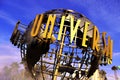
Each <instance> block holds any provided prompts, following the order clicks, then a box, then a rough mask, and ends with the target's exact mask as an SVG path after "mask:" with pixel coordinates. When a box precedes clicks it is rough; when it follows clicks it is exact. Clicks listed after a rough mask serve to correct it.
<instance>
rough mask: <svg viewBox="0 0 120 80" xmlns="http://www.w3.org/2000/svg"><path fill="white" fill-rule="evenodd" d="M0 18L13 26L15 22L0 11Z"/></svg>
mask: <svg viewBox="0 0 120 80" xmlns="http://www.w3.org/2000/svg"><path fill="white" fill-rule="evenodd" d="M0 18H1V19H3V20H6V21H7V22H8V23H10V24H12V25H15V23H16V20H14V19H13V18H12V17H11V16H10V15H9V14H7V13H6V12H5V11H0Z"/></svg>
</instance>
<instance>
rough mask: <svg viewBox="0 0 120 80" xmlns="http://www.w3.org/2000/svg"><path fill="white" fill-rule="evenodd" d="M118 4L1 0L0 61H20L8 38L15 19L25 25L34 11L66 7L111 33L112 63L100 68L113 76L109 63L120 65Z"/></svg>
mask: <svg viewBox="0 0 120 80" xmlns="http://www.w3.org/2000/svg"><path fill="white" fill-rule="evenodd" d="M119 5H120V0H0V65H1V66H3V65H7V64H10V63H11V62H13V61H20V56H19V55H20V52H19V49H17V48H16V47H14V46H13V45H12V44H11V43H10V40H9V39H10V36H11V34H12V31H13V29H14V27H15V24H16V22H17V21H18V20H21V22H22V23H24V24H26V25H27V24H28V23H29V22H30V21H31V20H33V19H34V17H35V16H36V14H40V13H43V12H44V11H47V10H51V9H56V8H65V9H72V10H75V11H77V12H80V13H82V14H83V15H85V16H86V17H87V18H88V19H89V20H91V21H92V22H93V23H94V24H95V25H96V26H97V27H98V29H99V31H100V32H103V31H106V32H107V35H110V36H111V38H112V39H113V43H114V44H113V64H112V65H109V66H106V67H104V68H103V69H105V70H106V71H107V72H108V74H109V75H111V76H114V75H113V71H111V67H112V66H113V65H120V28H119V26H120V6H119ZM118 75H120V71H118ZM111 80H113V79H112V77H111Z"/></svg>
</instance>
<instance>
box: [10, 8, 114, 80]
mask: <svg viewBox="0 0 120 80" xmlns="http://www.w3.org/2000/svg"><path fill="white" fill-rule="evenodd" d="M10 40H11V42H12V43H13V44H14V45H15V46H18V48H20V50H21V58H22V61H23V64H24V63H26V66H27V68H28V71H29V72H30V73H31V76H32V77H33V78H34V79H35V78H37V77H36V75H40V73H41V74H48V75H49V76H51V79H52V80H56V79H57V78H58V77H59V78H61V79H65V78H66V79H81V80H82V79H83V78H89V77H90V76H92V75H93V73H94V72H95V71H96V69H98V67H99V65H107V64H111V63H112V46H113V41H112V40H111V37H110V36H107V33H106V32H102V33H100V32H99V30H98V28H97V27H96V26H95V25H94V24H93V23H92V22H91V21H90V20H89V19H88V18H86V17H85V16H84V15H82V14H80V13H78V12H75V11H73V10H67V9H54V10H50V11H46V12H44V13H42V14H38V15H36V17H35V19H34V20H33V21H31V22H30V24H29V25H28V26H25V25H23V24H21V23H20V21H19V22H18V23H17V24H16V27H15V29H14V31H13V34H12V36H11V39H10ZM46 59H48V60H46ZM51 60H52V61H51ZM36 67H37V68H36ZM38 67H40V68H38ZM42 67H44V68H42ZM37 71H39V74H38V73H37ZM42 77H43V79H45V76H44V75H43V76H42Z"/></svg>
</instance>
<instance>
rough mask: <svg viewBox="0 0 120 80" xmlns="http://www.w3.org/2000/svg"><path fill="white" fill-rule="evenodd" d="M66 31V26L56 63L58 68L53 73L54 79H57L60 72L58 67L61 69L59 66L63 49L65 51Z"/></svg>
mask: <svg viewBox="0 0 120 80" xmlns="http://www.w3.org/2000/svg"><path fill="white" fill-rule="evenodd" d="M65 33H66V27H65V29H64V33H63V36H62V42H61V45H60V50H59V53H58V57H57V58H58V59H57V64H56V68H55V72H54V74H53V79H52V80H57V74H58V69H59V66H60V61H59V60H60V58H61V54H62V51H63V46H64V40H65Z"/></svg>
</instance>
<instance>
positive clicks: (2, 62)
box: [0, 43, 21, 71]
mask: <svg viewBox="0 0 120 80" xmlns="http://www.w3.org/2000/svg"><path fill="white" fill-rule="evenodd" d="M20 61H21V57H20V51H19V49H18V48H17V47H14V46H13V45H12V44H11V43H10V44H8V43H1V44H0V71H1V69H2V68H3V67H4V66H7V65H10V64H11V63H13V62H18V63H20Z"/></svg>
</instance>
